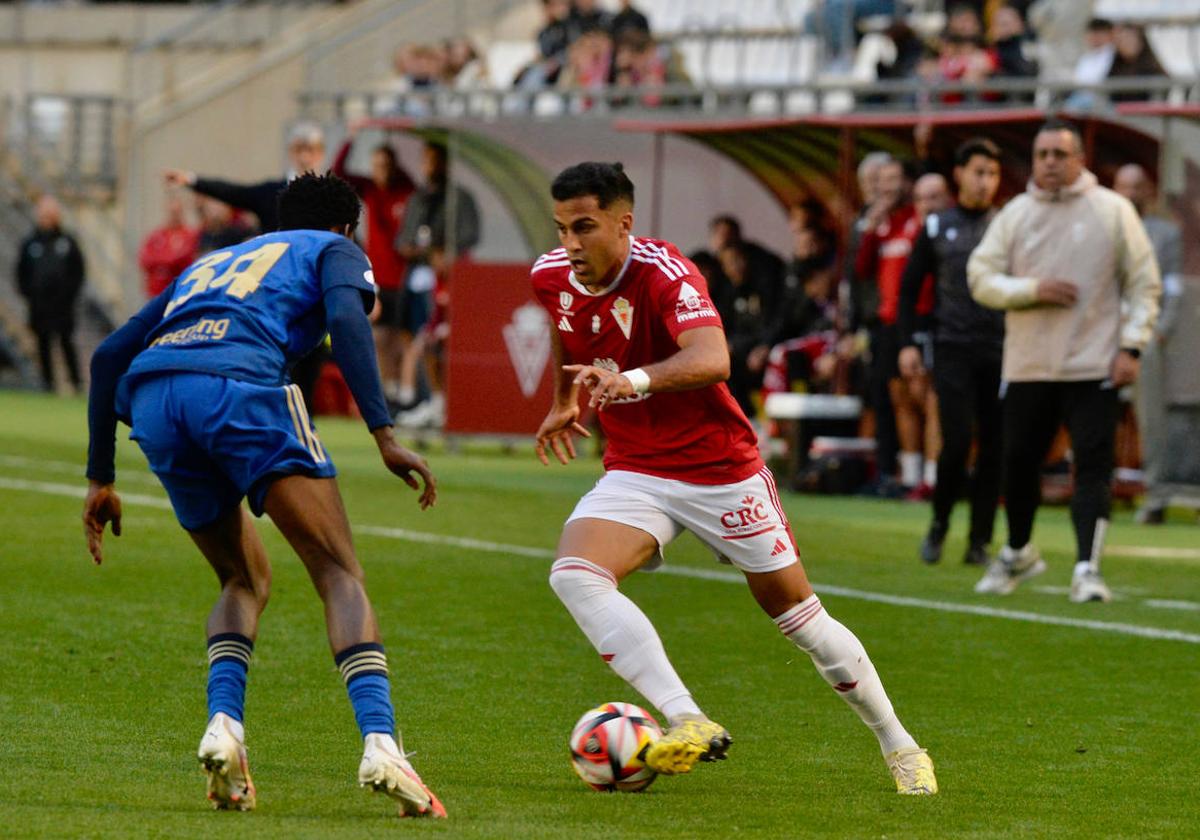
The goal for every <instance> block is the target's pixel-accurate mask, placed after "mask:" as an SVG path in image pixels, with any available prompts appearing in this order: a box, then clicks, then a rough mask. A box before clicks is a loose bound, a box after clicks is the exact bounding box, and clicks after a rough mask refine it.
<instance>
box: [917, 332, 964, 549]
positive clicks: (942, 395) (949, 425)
mask: <svg viewBox="0 0 1200 840" xmlns="http://www.w3.org/2000/svg"><path fill="white" fill-rule="evenodd" d="M963 355H964V351H963V350H961V349H954V348H949V347H947V346H945V345H939V346H938V349H937V359H936V361H935V363H934V369H933V379H934V385H935V387H936V390H937V396H938V402H937V405H938V414H939V416H940V419H941V424H940V425H941V428H942V430H943V431H942V449H941V452H940V454H939V455H938V476H937V478H938V480H937V485H936V486H935V487H934V490H933V517H932V520H931V522H930V523H929V532H928V533H927V534H926V535H925V539H924V540H923V541H922V542H921V549H920V555H921V559H922V560H924V561H925V562H926V563H936V562H937V561H938V560H940V559H941V557H942V545H943V543H944V542H945V539H946V533H947V532H948V531H949V530H950V514H951V512H952V511H953V510H954V504H955V502H957V501H958V498H959V496H961V495H962V489H963V484H964V483H965V481H966V476H967V458H968V456H969V455H970V452H971V417H972V414H971V411H970V408H971V395H970V388H969V385H970V376H969V368H968V365H967V363H966V361H965V359H964V358H963Z"/></svg>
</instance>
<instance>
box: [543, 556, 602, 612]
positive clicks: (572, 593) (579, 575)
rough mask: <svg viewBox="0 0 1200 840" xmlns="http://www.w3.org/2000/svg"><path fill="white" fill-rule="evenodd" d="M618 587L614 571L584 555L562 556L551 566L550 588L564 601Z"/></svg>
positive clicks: (567, 601) (568, 601)
mask: <svg viewBox="0 0 1200 840" xmlns="http://www.w3.org/2000/svg"><path fill="white" fill-rule="evenodd" d="M616 587H617V579H616V578H615V577H614V576H613V574H612V572H610V571H608V570H607V569H605V568H603V567H602V566H598V565H596V564H595V563H591V562H589V561H587V560H584V559H583V558H582V557H560V558H559V559H558V560H555V561H554V565H553V566H551V567H550V588H551V589H553V590H554V594H555V595H557V596H558V597H559V600H561V601H563V602H564V603H570V602H571V601H573V600H576V599H580V598H587V597H588V596H590V595H594V594H599V593H602V592H609V591H611V590H613V589H616Z"/></svg>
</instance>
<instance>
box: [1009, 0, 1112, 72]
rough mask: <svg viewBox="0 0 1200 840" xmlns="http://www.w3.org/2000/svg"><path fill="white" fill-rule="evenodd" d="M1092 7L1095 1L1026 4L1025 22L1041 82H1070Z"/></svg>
mask: <svg viewBox="0 0 1200 840" xmlns="http://www.w3.org/2000/svg"><path fill="white" fill-rule="evenodd" d="M1095 5H1096V2H1095V0H1036V2H1034V3H1032V4H1030V6H1029V8H1028V11H1027V13H1026V16H1025V19H1026V20H1027V21H1029V25H1030V27H1032V29H1033V31H1034V34H1035V35H1036V41H1035V43H1036V45H1037V51H1036V52H1037V60H1038V67H1039V68H1040V69H1041V78H1043V79H1045V80H1047V81H1051V82H1067V81H1070V80H1071V79H1072V78H1074V74H1075V66H1076V63H1077V62H1078V61H1079V56H1080V55H1081V54H1082V53H1083V48H1084V37H1085V34H1086V31H1087V24H1088V21H1089V20H1091V18H1092V12H1093V10H1094V8H1095Z"/></svg>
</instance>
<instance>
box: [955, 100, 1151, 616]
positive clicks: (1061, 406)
mask: <svg viewBox="0 0 1200 840" xmlns="http://www.w3.org/2000/svg"><path fill="white" fill-rule="evenodd" d="M967 279H968V282H969V284H970V286H971V294H972V295H973V296H974V298H975V299H976V300H977V301H978V302H979V303H981V304H983V305H984V306H989V307H992V308H993V309H1004V310H1007V315H1006V318H1005V330H1006V334H1005V339H1004V382H1005V386H1004V387H1005V388H1006V392H1005V397H1004V439H1005V440H1004V472H1005V478H1004V496H1005V505H1006V514H1007V517H1008V543H1007V545H1005V546H1004V548H1003V549H1002V550H1001V552H1000V555H999V556H998V557H997V558H996V559H995V560H993V561H992V563H991V565H990V566H989V567H988V571H987V573H986V574H985V575H984V576H983V578H982V579H981V580H980V581H979V583H977V584H976V585H975V591H976V592H989V593H995V594H1000V595H1006V594H1008V593H1010V592H1012V591H1013V590H1014V589H1015V588H1016V587H1017V585H1018V584H1019V583H1020V582H1021V581H1023V580H1026V579H1028V578H1031V577H1033V576H1034V575H1036V574H1039V573H1041V572H1042V571H1044V570H1045V568H1046V564H1045V563H1044V562H1043V560H1042V558H1041V556H1040V555H1039V554H1038V551H1037V548H1036V547H1035V546H1034V545H1033V543H1032V542H1031V540H1030V538H1031V537H1032V534H1033V520H1034V516H1035V514H1036V513H1037V508H1038V505H1039V503H1040V502H1041V464H1042V461H1043V460H1044V459H1045V457H1046V452H1047V450H1048V449H1049V448H1050V445H1051V443H1052V442H1053V439H1054V435H1055V433H1056V432H1057V430H1058V427H1059V425H1060V424H1061V423H1066V425H1067V430H1068V431H1069V432H1070V434H1071V449H1072V452H1073V453H1074V462H1075V493H1074V496H1073V497H1072V499H1071V520H1072V523H1073V524H1074V526H1075V539H1076V545H1077V552H1078V553H1077V558H1076V561H1077V562H1076V564H1075V569H1074V574H1073V575H1072V580H1071V590H1070V599H1071V600H1072V601H1075V602H1083V601H1108V600H1110V599H1111V598H1112V594H1111V592H1110V591H1109V589H1108V587H1107V586H1106V585H1105V583H1104V579H1103V577H1101V575H1100V556H1101V553H1102V552H1103V547H1104V532H1105V530H1106V528H1107V526H1108V519H1109V515H1110V512H1111V509H1112V497H1111V492H1110V488H1109V484H1110V480H1111V477H1112V471H1113V444H1114V440H1113V439H1114V435H1115V432H1116V421H1117V391H1118V389H1120V388H1121V387H1122V386H1124V385H1127V384H1129V383H1131V382H1133V381H1134V380H1135V379H1136V378H1137V375H1138V367H1139V361H1138V359H1139V357H1140V355H1141V352H1142V349H1143V348H1144V347H1145V346H1146V344H1147V342H1148V341H1149V340H1150V336H1151V334H1152V332H1153V328H1154V322H1155V318H1156V317H1157V314H1158V300H1159V295H1160V294H1161V288H1162V283H1161V280H1160V278H1159V271H1158V264H1157V263H1156V261H1155V258H1154V251H1153V249H1152V247H1151V245H1150V240H1149V238H1148V237H1147V236H1146V230H1145V228H1144V227H1143V225H1142V222H1141V220H1140V219H1139V218H1138V214H1137V210H1136V209H1134V206H1133V205H1132V204H1131V203H1130V202H1129V201H1128V199H1125V198H1123V197H1122V196H1119V195H1117V194H1116V193H1115V192H1113V191H1112V190H1109V189H1105V188H1104V187H1101V186H1100V185H1099V184H1098V183H1097V181H1096V176H1094V175H1093V174H1092V173H1091V172H1089V171H1087V169H1086V168H1085V167H1084V155H1083V143H1082V140H1081V138H1080V135H1079V130H1078V129H1077V128H1075V126H1073V125H1072V124H1070V123H1067V122H1064V121H1061V120H1051V121H1049V122H1047V123H1046V124H1045V125H1043V126H1042V127H1041V129H1039V131H1038V134H1037V136H1036V137H1035V139H1034V145H1033V179H1032V181H1031V182H1030V184H1029V186H1028V188H1027V189H1026V191H1025V193H1024V194H1022V195H1019V196H1017V197H1016V198H1014V199H1013V200H1012V201H1010V202H1009V203H1008V204H1007V205H1006V206H1005V207H1004V209H1003V210H1001V211H1000V213H999V214H998V215H997V216H996V218H995V219H994V220H993V221H992V224H991V226H990V227H989V228H988V230H987V233H986V234H985V235H984V238H983V240H982V241H981V242H980V243H979V246H978V247H977V248H976V249H975V251H974V252H973V253H972V254H971V258H970V261H969V262H968V264H967Z"/></svg>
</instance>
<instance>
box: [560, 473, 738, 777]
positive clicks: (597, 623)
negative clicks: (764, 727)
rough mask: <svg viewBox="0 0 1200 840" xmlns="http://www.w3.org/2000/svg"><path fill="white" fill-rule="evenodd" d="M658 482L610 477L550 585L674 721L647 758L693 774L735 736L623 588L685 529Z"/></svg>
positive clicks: (574, 518)
mask: <svg viewBox="0 0 1200 840" xmlns="http://www.w3.org/2000/svg"><path fill="white" fill-rule="evenodd" d="M656 483H657V484H662V483H664V482H663V481H662V480H661V479H654V478H652V477H650V476H632V475H631V474H628V473H622V472H610V473H608V474H607V475H605V476H604V478H602V479H601V480H600V482H598V483H597V485H596V487H595V488H594V489H593V490H592V491H591V492H589V493H588V494H587V495H586V496H584V497H583V499H581V500H580V502H579V504H578V506H577V507H576V509H575V512H574V513H573V514H572V515H571V517H570V519H568V521H567V524H566V526H565V527H564V528H563V533H562V537H561V539H560V540H559V544H558V550H557V552H556V553H557V559H556V560H555V562H554V565H553V566H552V567H551V569H550V586H551V587H552V588H553V589H554V592H555V594H556V595H558V597H559V599H560V600H561V601H562V602H563V605H564V606H565V607H566V608H567V611H568V612H570V613H571V616H572V618H574V619H575V622H576V624H578V625H579V629H580V630H582V631H583V634H584V635H585V636H586V637H587V638H588V641H590V642H591V643H592V647H594V648H595V649H596V652H597V653H599V654H600V657H601V658H602V659H603V660H604V661H605V662H607V663H608V664H609V666H610V667H611V668H612V669H613V671H615V672H616V673H617V675H618V676H620V677H621V678H622V679H624V680H625V681H626V682H628V683H629V684H630V685H631V686H633V688H634V689H636V690H637V691H638V692H639V693H640V694H641V695H642V696H643V697H645V698H646V699H647V700H649V701H650V703H651V704H653V705H654V707H655V708H657V709H658V710H659V711H660V712H662V714H663V716H664V717H665V718H666V719H667V723H668V724H669V726H670V729H669V730H668V732H667V733H666V735H665V736H664V737H663V738H661V739H660V740H659V742H658V743H656V745H655V746H654V747H652V748H651V751H649V752H648V753H647V756H646V761H647V763H648V764H649V765H650V766H652V767H654V769H656V770H658V771H659V772H661V773H668V774H670V773H686V772H687V771H688V770H690V769H691V768H692V766H693V765H694V764H695V763H696V762H697V761H700V760H705V759H714V758H720V757H723V756H724V753H725V750H726V749H727V748H728V746H729V735H728V733H726V732H725V730H724V729H723V728H722V727H721V726H720V725H719V724H715V723H713V722H711V721H709V720H708V718H707V717H706V716H705V715H704V713H703V712H701V710H700V707H699V706H697V705H696V702H695V700H694V699H693V698H692V695H691V692H689V691H688V689H687V686H685V685H684V684H683V681H682V680H681V679H680V678H679V675H678V674H677V673H676V672H675V668H674V667H673V666H672V665H671V662H670V660H669V659H668V658H667V654H666V650H665V649H664V648H663V644H662V640H661V639H660V638H659V636H658V631H656V630H655V629H654V625H653V624H651V623H650V619H648V618H647V617H646V615H645V613H643V612H642V611H641V609H639V608H638V606H637V605H636V604H635V603H634V602H633V601H631V600H630V599H629V598H627V597H626V596H625V595H624V594H622V593H621V592H620V591H619V590H618V585H619V584H620V582H621V581H622V580H624V578H625V577H627V576H628V575H630V574H631V573H633V572H634V571H636V570H637V569H639V568H641V567H642V566H644V565H646V564H648V563H652V562H654V560H655V559H656V558H657V555H658V552H659V550H660V547H661V546H663V545H666V544H667V543H669V542H670V541H671V540H672V539H673V538H674V537H675V535H676V534H677V533H678V528H677V526H676V525H675V523H674V522H672V521H671V519H670V517H668V516H667V515H666V514H665V513H663V512H662V511H661V510H660V509H659V505H658V502H657V499H656V498H655V496H654V494H653V493H652V492H650V490H649V488H650V487H651V486H652V485H656Z"/></svg>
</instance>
